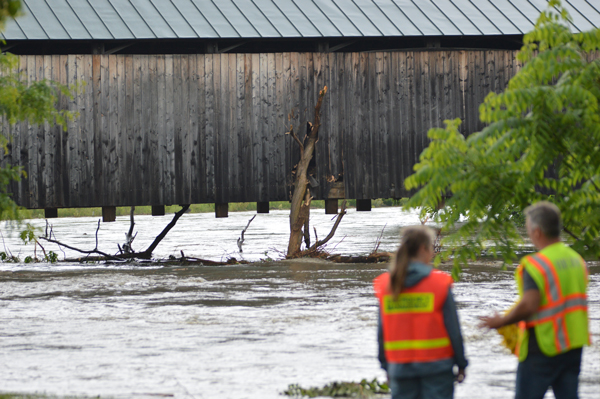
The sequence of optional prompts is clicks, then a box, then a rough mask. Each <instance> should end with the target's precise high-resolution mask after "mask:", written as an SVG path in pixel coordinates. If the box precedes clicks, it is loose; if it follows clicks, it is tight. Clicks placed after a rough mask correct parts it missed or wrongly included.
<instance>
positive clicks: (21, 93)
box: [0, 0, 77, 220]
mask: <svg viewBox="0 0 600 399" xmlns="http://www.w3.org/2000/svg"><path fill="white" fill-rule="evenodd" d="M20 14H21V2H20V1H19V0H0V30H1V29H3V28H4V24H5V22H6V20H7V19H9V18H14V17H16V16H18V15H20ZM17 66H18V58H17V57H16V56H14V55H12V54H9V53H0V117H1V118H2V120H3V121H5V122H8V123H9V124H10V125H14V124H15V123H18V122H22V121H29V123H36V124H42V123H45V122H47V123H50V124H52V125H59V126H62V127H66V124H67V121H69V120H72V119H73V118H74V117H75V116H76V115H75V114H74V113H72V112H69V111H67V110H58V109H57V108H56V102H57V99H58V97H59V96H66V97H69V98H71V97H72V92H73V91H74V90H76V89H77V88H76V87H67V86H64V85H61V84H58V83H56V82H52V81H48V80H42V81H37V82H29V83H28V82H27V79H26V77H24V76H22V75H21V74H19V73H17V72H16V68H17ZM10 140H11V136H10V132H7V131H3V132H2V134H0V148H2V149H4V151H5V152H6V151H8V144H9V143H10ZM24 176H25V172H23V169H22V168H21V166H19V165H8V166H4V167H3V168H0V219H2V220H3V219H17V218H18V217H19V212H18V210H19V207H18V206H17V205H16V204H15V202H14V201H13V200H12V199H11V197H10V195H9V194H8V193H7V189H8V185H9V184H10V182H11V181H14V180H17V181H18V180H20V179H21V178H22V177H24Z"/></svg>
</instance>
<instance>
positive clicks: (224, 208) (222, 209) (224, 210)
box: [215, 202, 229, 218]
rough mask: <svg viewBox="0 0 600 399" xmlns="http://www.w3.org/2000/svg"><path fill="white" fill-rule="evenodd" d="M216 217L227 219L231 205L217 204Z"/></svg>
mask: <svg viewBox="0 0 600 399" xmlns="http://www.w3.org/2000/svg"><path fill="white" fill-rule="evenodd" d="M215 216H216V217H218V218H226V217H228V216H229V203H228V202H217V203H216V204H215Z"/></svg>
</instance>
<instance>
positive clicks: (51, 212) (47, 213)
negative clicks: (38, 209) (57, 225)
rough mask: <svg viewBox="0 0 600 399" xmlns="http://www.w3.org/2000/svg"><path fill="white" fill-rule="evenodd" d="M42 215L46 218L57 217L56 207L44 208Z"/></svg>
mask: <svg viewBox="0 0 600 399" xmlns="http://www.w3.org/2000/svg"><path fill="white" fill-rule="evenodd" d="M44 217H45V218H46V219H52V218H57V217H58V209H57V208H46V209H44Z"/></svg>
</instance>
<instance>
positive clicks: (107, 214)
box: [102, 206, 117, 222]
mask: <svg viewBox="0 0 600 399" xmlns="http://www.w3.org/2000/svg"><path fill="white" fill-rule="evenodd" d="M115 220H117V207H116V206H103V207H102V221H103V222H114V221H115Z"/></svg>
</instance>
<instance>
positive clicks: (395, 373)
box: [373, 226, 467, 399]
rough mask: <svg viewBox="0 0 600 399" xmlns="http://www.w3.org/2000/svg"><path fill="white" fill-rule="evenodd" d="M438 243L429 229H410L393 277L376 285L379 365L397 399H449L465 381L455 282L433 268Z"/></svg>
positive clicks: (394, 263) (392, 268)
mask: <svg viewBox="0 0 600 399" xmlns="http://www.w3.org/2000/svg"><path fill="white" fill-rule="evenodd" d="M433 240H434V235H433V231H432V230H431V229H430V228H428V227H425V226H413V227H407V228H405V229H404V230H403V231H402V240H401V245H400V248H399V249H398V251H397V252H396V254H395V256H394V259H393V260H392V262H391V264H390V272H388V273H384V274H382V275H380V276H379V277H377V278H376V279H375V280H374V282H373V285H374V289H375V296H376V297H377V299H378V300H379V310H380V311H379V327H378V341H379V361H380V363H381V367H382V368H383V369H385V370H386V372H387V375H388V380H389V383H390V388H391V390H392V399H399V398H415V399H417V398H423V399H425V398H427V399H449V398H452V397H453V395H454V381H455V380H458V382H462V381H463V380H464V378H465V368H466V367H467V360H466V358H465V355H464V347H463V341H462V334H461V331H460V324H459V321H458V315H457V311H456V305H455V303H454V298H453V296H452V290H451V286H452V278H451V277H450V276H449V275H448V274H447V273H444V272H441V271H438V270H434V269H433V268H432V267H431V266H430V265H429V264H430V262H431V259H432V258H433V255H434V252H433ZM455 366H457V368H458V373H457V375H456V376H455V374H454V367H455Z"/></svg>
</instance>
